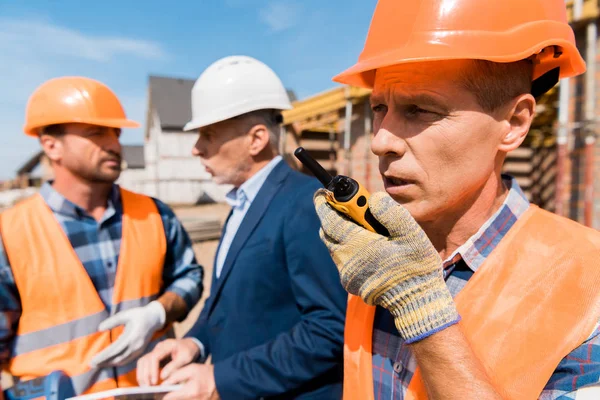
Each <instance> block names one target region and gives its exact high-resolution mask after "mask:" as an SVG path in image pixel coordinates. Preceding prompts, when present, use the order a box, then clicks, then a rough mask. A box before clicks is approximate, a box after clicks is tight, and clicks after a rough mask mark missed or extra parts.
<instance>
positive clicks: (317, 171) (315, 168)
mask: <svg viewBox="0 0 600 400" xmlns="http://www.w3.org/2000/svg"><path fill="white" fill-rule="evenodd" d="M294 155H295V156H296V158H297V159H298V160H300V161H301V162H302V164H304V166H305V167H306V168H308V169H309V170H310V172H312V173H313V175H314V176H315V177H316V178H317V179H318V180H319V181H321V183H322V184H323V186H325V187H329V184H330V183H331V181H332V180H333V177H332V176H331V174H330V173H329V172H327V171H326V170H325V168H323V167H322V166H321V164H319V163H318V162H317V161H316V160H315V159H314V158H312V156H311V155H310V154H308V151H306V150H305V149H304V148H303V147H298V148H297V149H296V151H294Z"/></svg>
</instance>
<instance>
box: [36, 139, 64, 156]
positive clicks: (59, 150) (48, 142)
mask: <svg viewBox="0 0 600 400" xmlns="http://www.w3.org/2000/svg"><path fill="white" fill-rule="evenodd" d="M40 144H41V145H42V150H43V151H44V153H46V156H47V157H48V158H49V159H50V161H52V162H58V161H60V160H61V159H62V156H63V142H62V140H60V139H59V138H57V137H56V136H51V135H41V136H40Z"/></svg>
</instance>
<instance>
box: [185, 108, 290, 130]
mask: <svg viewBox="0 0 600 400" xmlns="http://www.w3.org/2000/svg"><path fill="white" fill-rule="evenodd" d="M292 108H293V107H292V105H291V104H290V103H288V104H286V105H282V104H281V102H275V103H273V104H268V103H263V104H258V105H254V106H250V107H245V108H243V109H242V108H239V109H230V110H223V111H222V112H221V113H214V112H213V113H211V114H209V113H207V115H206V116H200V117H199V118H195V119H192V120H191V121H190V122H188V123H187V124H185V126H184V127H183V131H184V132H189V131H193V130H196V129H200V128H203V127H205V126H209V125H212V124H216V123H218V122H222V121H226V120H228V119H231V118H235V117H237V116H239V115H243V114H246V113H249V112H252V111H258V110H266V109H274V110H281V111H283V110H291V109H292Z"/></svg>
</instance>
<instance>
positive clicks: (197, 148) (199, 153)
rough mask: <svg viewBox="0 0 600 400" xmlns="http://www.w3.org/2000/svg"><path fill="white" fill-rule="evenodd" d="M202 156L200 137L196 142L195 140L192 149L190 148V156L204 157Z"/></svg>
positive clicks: (203, 152)
mask: <svg viewBox="0 0 600 400" xmlns="http://www.w3.org/2000/svg"><path fill="white" fill-rule="evenodd" d="M198 136H199V135H198ZM204 154H205V151H204V149H203V147H202V144H201V143H200V137H198V140H196V144H194V147H192V155H193V156H194V157H204Z"/></svg>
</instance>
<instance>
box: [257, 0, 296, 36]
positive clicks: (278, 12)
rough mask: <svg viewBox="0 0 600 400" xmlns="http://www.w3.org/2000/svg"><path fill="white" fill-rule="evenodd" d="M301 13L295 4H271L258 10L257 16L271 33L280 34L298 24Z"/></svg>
mask: <svg viewBox="0 0 600 400" xmlns="http://www.w3.org/2000/svg"><path fill="white" fill-rule="evenodd" d="M301 11H302V10H301V7H300V4H299V3H297V2H293V1H280V2H271V3H269V4H268V5H267V6H266V7H264V8H262V9H261V10H260V12H259V16H260V19H261V20H262V21H263V22H264V23H265V24H266V25H267V26H268V27H269V29H270V30H271V31H272V32H281V31H284V30H286V29H290V28H292V27H294V26H295V25H296V24H297V23H298V20H299V18H300V13H301Z"/></svg>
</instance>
